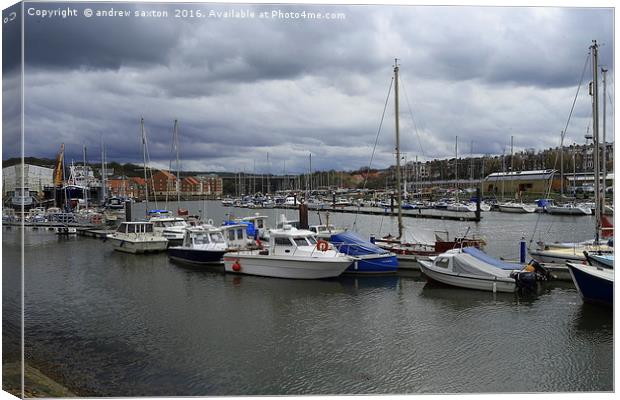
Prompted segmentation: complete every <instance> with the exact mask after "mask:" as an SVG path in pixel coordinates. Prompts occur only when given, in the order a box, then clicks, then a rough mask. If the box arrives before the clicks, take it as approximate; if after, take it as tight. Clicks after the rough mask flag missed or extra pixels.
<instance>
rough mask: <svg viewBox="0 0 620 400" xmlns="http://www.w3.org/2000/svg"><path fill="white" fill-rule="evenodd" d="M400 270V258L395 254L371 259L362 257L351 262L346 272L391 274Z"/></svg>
mask: <svg viewBox="0 0 620 400" xmlns="http://www.w3.org/2000/svg"><path fill="white" fill-rule="evenodd" d="M397 270H398V260H397V259H396V256H395V255H389V254H388V255H385V256H384V257H377V258H371V259H366V260H364V259H362V260H358V261H355V262H354V263H353V264H351V265H350V266H349V267H348V268H347V269H346V270H345V271H344V273H348V274H389V273H396V271H397Z"/></svg>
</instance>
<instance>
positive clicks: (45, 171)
mask: <svg viewBox="0 0 620 400" xmlns="http://www.w3.org/2000/svg"><path fill="white" fill-rule="evenodd" d="M22 166H23V175H22ZM53 175H54V169H53V168H46V167H39V166H38V165H31V164H16V165H11V166H10V167H6V168H3V169H2V190H3V194H7V193H9V192H13V191H14V190H15V188H16V187H18V188H19V187H27V188H29V189H30V190H31V191H36V192H37V193H43V190H44V189H45V188H49V187H53V186H54V176H53ZM22 177H23V179H22Z"/></svg>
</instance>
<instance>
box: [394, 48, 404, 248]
mask: <svg viewBox="0 0 620 400" xmlns="http://www.w3.org/2000/svg"><path fill="white" fill-rule="evenodd" d="M398 71H399V68H398V59H397V58H395V59H394V127H395V130H396V188H397V190H396V192H397V194H398V195H397V197H396V205H397V206H398V238H401V237H402V236H403V211H402V204H401V203H402V195H403V194H402V189H401V187H400V131H399V129H400V126H399V120H398Z"/></svg>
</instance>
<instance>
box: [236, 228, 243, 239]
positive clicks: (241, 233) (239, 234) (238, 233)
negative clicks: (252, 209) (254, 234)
mask: <svg viewBox="0 0 620 400" xmlns="http://www.w3.org/2000/svg"><path fill="white" fill-rule="evenodd" d="M241 238H243V228H241V229H237V239H241Z"/></svg>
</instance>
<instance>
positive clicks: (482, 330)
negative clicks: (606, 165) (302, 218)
mask: <svg viewBox="0 0 620 400" xmlns="http://www.w3.org/2000/svg"><path fill="white" fill-rule="evenodd" d="M160 207H161V205H160ZM175 207H176V205H170V206H169V208H171V209H173V208H175ZM182 207H183V208H187V209H189V210H190V212H191V213H194V214H203V215H207V216H208V218H211V219H213V220H214V221H215V222H216V223H219V222H220V221H221V220H222V219H223V218H224V217H225V216H226V214H227V213H234V214H235V216H237V217H242V216H246V215H251V214H253V213H254V212H260V213H261V214H265V215H269V216H271V217H272V219H271V224H272V225H273V224H275V218H276V217H277V216H278V215H280V214H282V213H284V211H283V210H273V209H272V210H248V209H235V208H224V207H221V206H220V205H219V202H184V203H183V204H182ZM143 210H144V204H140V203H139V204H135V205H134V208H133V212H134V215H143ZM286 214H287V217H288V218H289V219H296V217H297V215H296V213H295V212H293V211H287V212H286ZM321 218H322V220H323V222H324V218H325V216H324V215H322V216H321ZM355 218H356V216H355V215H352V214H337V213H332V214H331V215H330V222H331V223H334V224H335V225H344V226H347V227H349V228H350V229H353V228H354V229H355V230H356V231H358V232H359V233H361V234H363V235H365V236H367V235H369V234H371V233H374V234H376V235H380V234H386V233H388V232H392V233H394V232H395V228H396V222H395V219H394V218H391V217H378V216H363V215H359V216H357V220H356V221H355ZM310 219H311V222H318V216H317V215H316V213H313V212H311V213H310ZM354 221H355V226H354V227H353V222H354ZM405 223H406V225H407V227H408V230H409V231H411V232H413V234H414V235H415V236H416V237H419V238H423V237H429V236H430V237H431V238H432V235H433V232H434V231H442V230H448V231H450V232H451V233H452V234H454V233H464V232H465V231H466V229H467V227H468V226H469V227H470V232H475V233H478V234H482V235H484V236H485V237H486V238H487V241H488V245H487V251H488V252H489V254H491V255H494V256H504V257H508V258H516V257H517V255H518V241H519V239H521V237H525V238H526V240H528V241H529V240H530V238H534V241H535V240H538V237H539V236H540V237H544V238H545V239H547V240H561V241H572V240H586V239H589V238H591V236H592V231H593V228H592V227H593V221H592V219H591V217H555V216H546V215H543V216H540V217H539V216H538V215H516V214H501V213H495V212H491V213H483V220H482V221H481V222H480V223H478V224H475V223H473V222H471V223H469V222H467V223H463V222H455V221H438V220H424V219H410V220H405ZM536 225H537V228H536V232H534V226H536ZM20 233H21V229H18V228H12V229H4V230H3V269H5V281H4V287H3V289H4V290H5V295H6V293H7V292H6V291H7V290H8V291H9V293H11V291H13V292H14V290H15V288H11V287H8V286H7V283H6V282H7V281H6V276H13V277H15V276H19V265H20V238H21V235H20ZM24 248H25V307H26V308H25V348H26V359H27V361H28V362H29V363H31V364H32V365H34V366H36V367H38V368H40V369H41V370H43V371H44V372H45V371H52V370H53V371H56V375H57V376H59V377H60V379H62V380H63V382H64V383H66V384H67V385H68V386H69V387H70V388H72V389H77V391H78V393H80V394H83V395H99V396H101V395H105V396H145V395H146V396H173V395H280V394H281V395H301V394H347V393H350V394H362V393H372V394H412V393H471V392H547V391H553V392H558V391H561V392H564V391H611V390H613V389H614V388H613V315H612V312H611V311H610V310H608V309H605V308H599V307H596V306H590V305H586V304H583V303H582V301H581V299H580V297H579V295H578V293H577V291H576V289H575V288H574V287H573V286H572V284H570V283H556V284H549V285H548V286H546V287H544V288H543V289H542V290H541V291H540V292H539V293H537V294H535V295H529V296H517V295H512V294H500V293H498V294H493V293H486V292H477V291H470V290H464V289H463V290H461V289H456V288H448V287H443V286H437V285H432V284H430V283H427V282H426V281H425V279H424V278H423V277H422V276H421V275H419V274H411V273H410V274H408V275H406V276H405V275H403V276H401V275H399V276H388V277H351V276H343V277H340V278H338V279H329V280H317V281H295V280H286V279H271V278H262V277H253V276H238V275H230V274H225V273H223V272H222V270H221V269H218V268H190V267H187V266H184V265H182V264H175V263H172V262H170V261H169V260H168V258H167V256H166V254H157V255H143V256H136V255H130V254H122V253H118V252H114V251H113V250H112V248H111V245H110V243H106V242H103V241H101V240H97V239H92V238H85V237H75V238H62V237H59V236H57V235H55V234H54V233H53V232H51V231H46V230H31V229H27V230H26V231H24ZM3 311H4V313H5V319H6V320H11V316H12V315H13V316H15V315H16V314H18V313H19V309H18V303H15V302H9V303H6V302H5V304H4V306H3ZM7 313H8V314H7ZM5 324H6V323H5ZM6 328H8V329H9V331H8V332H13V330H11V328H12V327H11V326H7V327H6ZM6 328H5V331H6Z"/></svg>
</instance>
